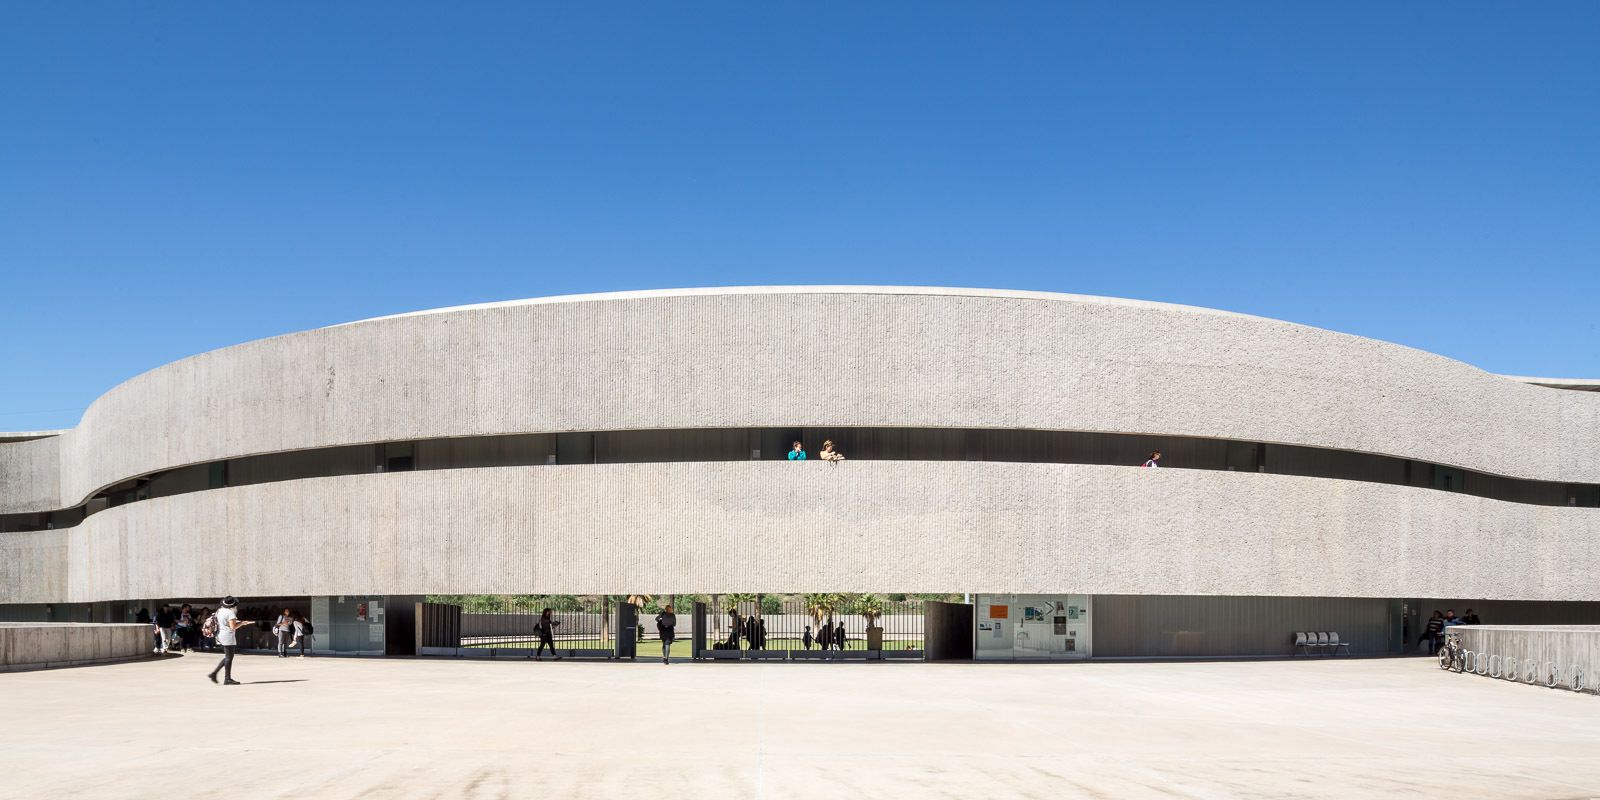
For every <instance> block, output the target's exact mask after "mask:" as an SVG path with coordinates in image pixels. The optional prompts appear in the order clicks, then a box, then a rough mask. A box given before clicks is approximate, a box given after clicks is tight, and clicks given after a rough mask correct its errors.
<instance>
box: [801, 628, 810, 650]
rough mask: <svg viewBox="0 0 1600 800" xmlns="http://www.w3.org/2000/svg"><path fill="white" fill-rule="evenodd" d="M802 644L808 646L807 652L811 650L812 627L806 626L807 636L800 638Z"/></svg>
mask: <svg viewBox="0 0 1600 800" xmlns="http://www.w3.org/2000/svg"><path fill="white" fill-rule="evenodd" d="M800 642H801V643H802V644H804V645H805V646H806V649H807V650H810V649H811V626H810V625H807V626H806V635H804V636H802V637H800Z"/></svg>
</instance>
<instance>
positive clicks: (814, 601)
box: [800, 592, 844, 628]
mask: <svg viewBox="0 0 1600 800" xmlns="http://www.w3.org/2000/svg"><path fill="white" fill-rule="evenodd" d="M843 600H844V596H843V595H840V594H839V593H837V592H813V593H811V594H807V595H803V596H802V597H801V598H800V601H801V603H802V604H804V606H805V609H806V613H807V614H810V615H811V621H812V623H813V624H814V625H815V626H816V627H818V628H820V627H822V621H823V620H825V619H827V618H828V616H829V615H830V614H833V613H834V612H835V611H838V610H839V606H840V604H841V602H842V601H843Z"/></svg>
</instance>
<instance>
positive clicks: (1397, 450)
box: [0, 288, 1600, 588]
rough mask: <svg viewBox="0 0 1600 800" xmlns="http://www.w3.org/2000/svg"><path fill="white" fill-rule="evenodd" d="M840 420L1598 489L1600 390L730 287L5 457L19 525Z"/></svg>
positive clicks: (260, 356)
mask: <svg viewBox="0 0 1600 800" xmlns="http://www.w3.org/2000/svg"><path fill="white" fill-rule="evenodd" d="M825 425H861V426H870V425H890V426H917V427H996V428H1037V429H1048V430H1081V431H1106V432H1125V433H1151V434H1162V435H1181V436H1201V437H1219V438H1229V439H1238V440H1244V441H1260V442H1270V443H1285V444H1299V445H1306V446H1312V447H1323V448H1333V449H1343V450H1353V451H1359V452H1369V453H1379V454H1385V455H1393V456H1397V457H1401V458H1415V459H1419V460H1424V461H1431V462H1434V463H1439V464H1446V465H1451V466H1457V467H1463V468H1467V469H1473V470H1478V471H1482V472H1486V473H1491V474H1498V475H1506V476H1510V477H1518V478H1526V479H1534V480H1549V481H1569V482H1577V483H1600V458H1596V457H1595V455H1594V454H1595V453H1596V452H1600V394H1597V393H1588V392H1575V391H1562V390H1555V389H1549V388H1544V387H1539V386H1531V385H1527V384H1523V383H1518V382H1516V381H1512V380H1509V379H1506V378H1502V377H1498V376H1494V375H1490V374H1488V373H1485V372H1482V371H1480V370H1478V369H1475V368H1473V367H1470V366H1468V365H1465V364H1461V363H1459V362H1455V361H1451V360H1449V359H1446V358H1443V357H1440V356H1436V355H1432V354H1429V353H1424V352H1421V351H1417V350H1412V349H1409V348H1405V347H1400V346H1397V345H1392V344H1388V343H1384V342H1379V341H1374V340H1371V339H1362V338H1359V337H1354V336H1348V335H1345V334H1339V333H1334V332H1331V331H1325V330H1318V329H1314V328H1307V327H1303V326H1299V325H1293V324H1290V323H1285V322H1279V321H1275V320H1268V319H1262V318H1257V317H1248V316H1244V315H1237V314H1227V313H1222V312H1215V311H1207V310H1203V309H1191V308H1184V307H1179V306H1169V305H1159V304H1148V303H1136V302H1130V301H1115V300H1104V299H1096V298H1082V297H1076V296H1069V295H1048V294H1042V293H1018V292H991V291H979V290H923V289H892V290H890V289H833V288H811V289H805V288H801V289H776V290H772V289H769V290H738V289H729V290H707V291H701V292H656V293H631V294H628V295H626V296H616V297H604V296H601V297H590V298H552V299H548V300H542V301H536V302H523V303H511V304H495V305H491V306H485V307H477V308H463V309H455V310H444V311H440V312H433V313H423V314H415V315H406V316H400V317H392V318H386V319H379V320H370V321H365V322H359V323H353V324H348V325H341V326H337V327H333V328H324V329H319V330H313V331H307V332H304V333H296V334H291V335H288V336H280V337H276V338H272V339H265V340H261V341H257V342H251V343H248V344H244V345H239V346H237V347H230V348H226V349H222V350H217V351H213V352H210V353H205V354H202V355H199V356H195V357H193V358H189V359H185V360H183V361H179V362H176V363H173V364H169V365H167V366H164V367H160V368H158V369H155V370H152V371H150V372H148V373H145V374H143V375H140V376H138V377H136V378H134V379H132V380H130V381H128V382H126V383H124V384H122V385H120V386H118V387H116V388H115V389H113V390H111V391H110V392H108V393H107V394H106V395H104V396H103V397H101V398H100V399H99V400H98V401H96V402H95V403H94V404H93V405H92V406H91V407H90V408H89V410H88V411H87V412H86V413H85V414H84V417H83V420H82V422H81V423H80V424H79V425H78V426H77V427H76V428H74V429H72V430H70V431H68V432H66V433H64V434H62V435H60V436H54V437H49V438H44V439H37V440H32V441H24V442H10V443H0V513H23V512H39V511H49V510H55V509H60V508H66V507H71V506H74V505H76V504H78V503H79V502H81V501H83V500H84V499H85V498H86V497H88V496H89V495H91V494H92V493H94V492H96V491H98V490H99V489H101V488H103V487H105V486H108V485H111V484H113V483H116V482H118V481H121V480H124V479H126V478H129V477H133V476H138V475H145V474H149V473H151V472H155V471H159V470H164V469H169V468H173V467H177V466H183V465H187V464H194V463H200V462H206V461H213V460H217V459H223V458H232V457H240V456H245V455H251V454H258V453H268V452H279V451H284V450H297V449H304V448H312V447H326V446H332V445H340V444H361V443H368V442H381V441H394V440H408V439H423V438H437V437H449V436H471V435H491V434H503V433H521V432H547V431H582V430H617V429H648V428H685V427H768V426H806V427H820V426H825ZM1204 479H1205V480H1217V477H1216V476H1213V475H1207V476H1204ZM878 588H881V587H878Z"/></svg>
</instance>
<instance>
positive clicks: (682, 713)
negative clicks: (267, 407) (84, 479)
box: [0, 656, 1600, 800]
mask: <svg viewBox="0 0 1600 800" xmlns="http://www.w3.org/2000/svg"><path fill="white" fill-rule="evenodd" d="M214 661H215V659H213V658H211V657H209V656H186V657H181V658H170V659H166V660H159V661H142V662H134V663H127V664H117V665H107V666H97V667H84V668H76V669H63V670H52V671H44V672H30V673H17V674H7V675H0V719H4V727H3V729H0V797H4V798H30V799H31V798H48V797H94V798H123V797H129V798H134V797H151V798H154V797H161V798H169V797H174V796H179V797H187V798H212V797H216V798H222V797H227V798H253V797H262V798H277V797H282V798H290V797H293V798H309V797H318V798H320V797H330V798H344V797H351V798H354V797H361V798H434V797H447V798H522V797H530V796H536V795H537V796H546V795H548V796H559V797H568V798H610V797H641V796H642V797H651V798H675V797H697V798H737V797H759V798H811V797H846V796H847V797H908V798H928V797H950V798H974V797H1038V798H1045V797H1049V798H1061V797H1104V798H1140V797H1182V798H1241V797H1242V798H1256V797H1263V798H1264V797H1274V798H1281V797H1306V798H1351V797H1446V796H1450V797H1487V796H1493V797H1496V798H1499V799H1500V800H1506V799H1507V798H1541V799H1543V798H1568V797H1570V798H1579V797H1593V796H1600V757H1597V755H1600V697H1595V696H1592V695H1590V696H1580V695H1575V694H1573V693H1571V692H1565V691H1552V690H1546V689H1542V688H1535V687H1529V686H1520V685H1513V684H1509V683H1506V682H1501V681H1494V680H1490V679H1486V678H1478V677H1475V676H1467V675H1455V674H1446V673H1443V672H1440V671H1439V670H1438V669H1437V668H1436V667H1435V666H1433V665H1432V664H1431V663H1430V662H1429V661H1427V660H1424V659H1406V660H1397V659H1394V660H1319V661H1294V662H1290V661H1263V662H1231V663H1224V662H1216V663H1088V664H1065V665H1032V664H1028V665H1011V664H1004V665H1000V664H674V665H672V666H670V667H663V666H661V665H660V664H650V663H647V662H641V663H637V664H604V663H600V664H597V663H572V662H560V663H552V662H544V663H530V662H515V663H496V662H479V661H471V662H469V661H456V660H380V659H360V660H358V659H332V658H321V659H307V660H299V659H290V660H280V659H276V658H272V657H264V656H248V657H246V656H241V657H239V658H238V660H237V674H236V677H238V678H239V679H240V680H243V681H246V682H247V683H246V685H244V686H237V687H219V686H214V685H212V684H211V683H209V682H208V681H206V680H205V678H204V674H205V672H206V671H208V670H209V669H210V668H211V666H212V663H213V662H214ZM222 763H226V764H229V765H231V766H230V767H229V769H228V770H227V773H230V774H231V777H229V778H223V777H221V775H222V774H223V773H219V772H217V771H216V765H218V764H222Z"/></svg>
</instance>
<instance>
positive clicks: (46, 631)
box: [0, 622, 151, 672]
mask: <svg viewBox="0 0 1600 800" xmlns="http://www.w3.org/2000/svg"><path fill="white" fill-rule="evenodd" d="M150 642H151V636H150V626H149V625H143V624H139V623H126V624H95V623H78V622H0V672H10V671H14V670H27V669H48V668H50V667H71V666H77V665H80V664H103V663H106V662H109V661H125V660H127V659H130V658H139V657H141V656H144V655H148V654H149V653H150V648H151V644H150Z"/></svg>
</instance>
